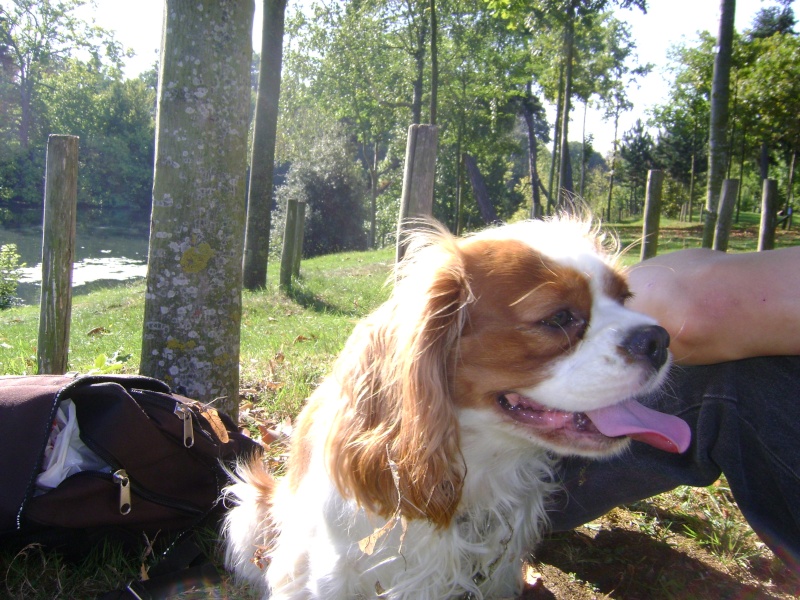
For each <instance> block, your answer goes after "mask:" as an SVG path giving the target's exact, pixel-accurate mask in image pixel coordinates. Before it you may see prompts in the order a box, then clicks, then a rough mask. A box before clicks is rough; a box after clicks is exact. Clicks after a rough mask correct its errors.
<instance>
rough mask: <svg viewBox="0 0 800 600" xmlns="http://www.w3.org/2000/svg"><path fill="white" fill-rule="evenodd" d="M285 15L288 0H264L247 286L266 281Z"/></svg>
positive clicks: (251, 287) (249, 200)
mask: <svg viewBox="0 0 800 600" xmlns="http://www.w3.org/2000/svg"><path fill="white" fill-rule="evenodd" d="M285 15H286V0H264V17H263V24H262V34H261V64H260V66H259V71H258V96H257V99H256V115H255V124H254V127H253V149H252V152H251V157H250V185H249V186H248V195H247V226H246V229H245V236H244V263H243V265H242V279H243V283H244V287H245V288H247V289H248V290H254V289H258V288H262V287H264V286H265V285H266V284H267V263H268V262H269V232H270V223H271V220H272V191H273V190H272V188H273V184H272V178H273V172H274V167H275V137H276V134H277V130H278V102H279V100H280V93H281V65H282V64H283V32H284V21H285Z"/></svg>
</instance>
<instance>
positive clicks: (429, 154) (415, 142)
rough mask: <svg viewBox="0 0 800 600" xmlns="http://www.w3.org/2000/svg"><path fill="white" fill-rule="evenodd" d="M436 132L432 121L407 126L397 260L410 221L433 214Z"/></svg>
mask: <svg viewBox="0 0 800 600" xmlns="http://www.w3.org/2000/svg"><path fill="white" fill-rule="evenodd" d="M438 132H439V130H438V128H437V127H436V126H435V125H412V126H411V127H409V128H408V141H407V143H406V165H405V171H404V173H403V196H402V198H401V201H400V218H399V219H398V223H397V262H400V260H402V258H403V255H404V254H405V251H406V244H407V241H406V239H405V232H406V230H407V229H408V228H409V227H410V224H409V222H410V221H413V219H416V218H420V217H431V216H432V215H433V184H434V183H435V181H436V144H437V142H438V137H439V133H438ZM411 225H413V222H412V223H411Z"/></svg>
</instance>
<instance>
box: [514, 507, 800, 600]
mask: <svg viewBox="0 0 800 600" xmlns="http://www.w3.org/2000/svg"><path fill="white" fill-rule="evenodd" d="M649 502H650V503H651V510H655V511H658V512H661V513H662V514H660V515H659V517H658V521H657V523H658V524H656V525H652V521H651V525H650V526H647V527H643V525H642V522H643V520H642V516H641V513H639V512H638V511H630V510H628V509H626V508H619V509H616V510H614V511H612V512H611V513H609V514H608V515H606V516H605V517H603V518H602V519H599V520H597V521H594V522H593V523H590V524H588V526H585V527H581V528H579V529H577V530H574V531H571V532H568V533H561V534H554V535H551V536H550V537H548V538H546V540H545V541H544V542H543V543H542V544H541V546H540V547H539V549H538V551H537V552H536V560H537V562H536V563H535V565H534V570H535V571H536V573H537V574H538V575H539V578H538V581H537V585H536V586H535V588H534V590H533V592H532V593H529V594H527V595H526V596H525V598H526V600H545V599H548V600H549V599H558V600H594V599H601V600H605V599H620V600H622V599H624V600H659V599H670V600H705V599H709V600H712V599H713V600H717V599H719V600H725V599H731V600H734V599H735V600H744V599H748V600H755V599H761V598H776V599H781V600H783V599H786V600H789V599H792V598H798V597H800V578H798V577H797V576H795V575H792V574H791V573H790V572H789V571H788V570H787V569H786V567H785V566H784V565H783V563H782V562H781V561H780V560H779V559H778V558H776V557H775V556H774V555H773V554H772V552H770V551H769V550H768V549H766V548H765V547H764V546H763V544H761V543H760V542H759V541H758V540H757V538H755V536H754V535H752V536H751V537H752V539H751V540H750V543H752V544H753V555H752V556H747V557H746V558H744V557H739V558H733V557H720V556H719V555H717V554H716V553H714V552H712V551H710V550H709V549H706V548H705V547H704V545H703V543H702V541H699V540H698V536H695V537H692V536H691V535H688V534H687V533H685V532H684V531H682V530H683V528H682V527H674V526H673V527H672V528H665V527H664V526H663V523H664V522H665V521H666V522H669V521H670V515H669V514H664V513H663V512H662V509H661V508H660V507H659V506H658V503H659V500H658V499H653V500H650V501H649ZM682 519H683V516H681V515H676V520H675V522H680V521H681V520H682ZM672 529H675V531H672Z"/></svg>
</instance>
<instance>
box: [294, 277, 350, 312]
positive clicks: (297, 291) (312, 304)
mask: <svg viewBox="0 0 800 600" xmlns="http://www.w3.org/2000/svg"><path fill="white" fill-rule="evenodd" d="M285 293H286V296H287V297H288V298H290V299H291V300H292V301H293V302H296V303H297V304H299V305H300V306H302V307H303V308H305V309H307V310H311V311H314V312H315V313H319V314H326V315H335V316H340V317H353V318H359V317H362V316H364V312H363V310H360V309H359V308H358V307H357V306H354V307H352V308H351V309H344V308H342V307H341V306H339V305H336V304H331V303H330V302H326V301H325V300H323V299H322V298H320V297H319V296H318V295H317V294H315V293H314V292H312V291H310V290H307V289H305V288H303V287H302V285H297V284H295V285H292V286H291V287H290V288H289V289H287V290H285Z"/></svg>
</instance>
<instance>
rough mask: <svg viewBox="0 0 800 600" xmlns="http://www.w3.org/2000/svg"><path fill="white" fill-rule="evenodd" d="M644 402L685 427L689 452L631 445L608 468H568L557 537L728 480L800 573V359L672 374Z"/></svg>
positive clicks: (569, 464)
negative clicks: (680, 489)
mask: <svg viewBox="0 0 800 600" xmlns="http://www.w3.org/2000/svg"><path fill="white" fill-rule="evenodd" d="M643 404H647V405H649V406H651V407H653V408H657V409H658V410H661V411H663V412H669V413H672V414H675V415H678V416H680V417H682V418H683V419H684V420H685V421H686V422H687V423H689V425H690V427H691V428H692V434H693V438H692V445H691V446H690V448H689V450H687V451H686V453H684V454H681V455H676V454H669V453H666V452H662V451H660V450H656V449H654V448H651V447H650V446H647V445H645V444H641V443H637V442H633V443H632V445H631V451H630V452H628V453H626V454H623V455H622V456H620V457H617V458H614V459H612V460H606V461H589V460H586V459H579V458H572V459H568V460H566V461H564V463H563V465H562V467H563V468H562V471H561V476H562V477H563V482H564V485H565V494H564V495H562V496H559V497H557V498H555V500H554V504H553V507H552V510H551V512H550V518H551V521H552V525H553V529H554V530H557V531H558V530H566V529H571V528H573V527H577V526H578V525H581V524H582V523H585V522H587V521H591V520H592V519H595V518H597V517H599V516H600V515H602V514H604V513H605V512H607V511H608V510H610V509H612V508H614V507H615V506H619V505H621V504H625V503H628V502H633V501H635V500H641V499H643V498H648V497H650V496H654V495H656V494H659V493H661V492H665V491H668V490H671V489H673V488H675V487H676V486H678V485H691V486H707V485H710V484H712V483H713V482H714V481H716V479H717V478H718V477H719V475H720V473H724V474H725V476H726V477H727V479H728V483H729V484H730V487H731V491H732V492H733V495H734V498H735V499H736V502H737V504H738V505H739V508H740V510H741V511H742V514H743V515H744V516H745V518H746V519H747V521H748V522H749V523H750V526H751V527H752V528H753V530H754V531H755V532H756V533H757V534H758V535H759V537H761V539H762V540H763V541H764V542H765V543H766V544H767V545H768V546H769V547H770V548H772V550H773V552H775V554H777V555H778V556H780V557H781V559H783V561H784V562H785V563H786V564H787V565H788V566H789V567H790V568H791V569H793V570H794V571H796V572H800V357H798V356H788V357H783V356H782V357H769V358H753V359H747V360H741V361H736V362H729V363H722V364H718V365H710V366H704V367H690V368H678V367H676V368H674V369H673V371H672V373H671V374H670V379H669V382H668V383H667V385H666V386H665V387H664V388H663V390H662V391H661V392H660V393H659V394H656V395H654V396H652V397H651V398H647V399H646V400H645V401H643Z"/></svg>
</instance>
